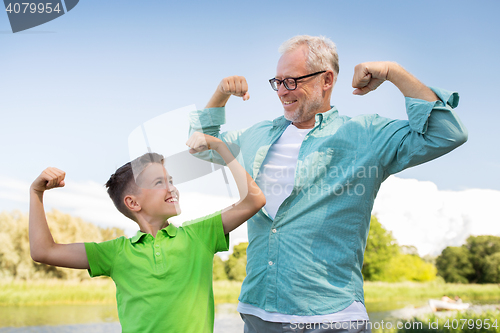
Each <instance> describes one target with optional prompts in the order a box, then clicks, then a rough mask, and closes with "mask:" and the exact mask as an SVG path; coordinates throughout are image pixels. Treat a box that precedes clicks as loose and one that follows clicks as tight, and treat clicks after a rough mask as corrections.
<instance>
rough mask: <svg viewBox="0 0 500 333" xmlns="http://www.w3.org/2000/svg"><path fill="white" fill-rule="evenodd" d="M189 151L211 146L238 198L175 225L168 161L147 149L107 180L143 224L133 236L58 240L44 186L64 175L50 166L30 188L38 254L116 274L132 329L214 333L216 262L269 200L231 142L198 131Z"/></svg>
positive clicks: (119, 203) (122, 207) (125, 324)
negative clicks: (234, 232)
mask: <svg viewBox="0 0 500 333" xmlns="http://www.w3.org/2000/svg"><path fill="white" fill-rule="evenodd" d="M186 144H187V145H188V146H189V147H190V148H191V149H190V153H196V152H201V151H204V150H207V149H212V150H215V151H216V152H217V153H219V154H220V155H221V157H222V158H223V159H224V161H225V162H226V164H227V166H228V167H229V169H230V170H231V173H232V174H233V177H234V179H235V181H236V184H237V186H238V191H239V193H240V201H239V202H237V203H236V204H234V205H232V206H230V207H227V208H226V209H223V210H222V211H221V212H218V213H215V214H212V215H210V216H207V217H205V218H201V219H197V220H194V221H190V222H188V223H184V224H183V226H182V227H179V228H177V227H175V226H174V225H172V224H169V222H168V219H169V218H170V217H172V216H175V215H178V214H179V213H180V210H179V205H178V198H179V193H178V191H177V189H176V188H175V186H173V185H172V178H171V177H170V176H169V175H168V173H167V171H166V170H165V168H164V166H163V157H162V156H161V155H158V154H154V153H148V154H145V155H143V156H141V157H139V158H137V159H135V160H134V161H132V162H129V163H127V164H125V165H124V166H122V167H121V168H119V169H118V170H117V171H116V172H115V174H113V175H112V176H111V178H110V179H109V181H108V182H107V183H106V186H107V187H108V193H109V195H110V197H111V198H112V200H113V202H114V204H115V206H116V207H117V209H118V210H119V211H120V212H122V213H123V214H124V215H125V216H127V217H129V218H131V219H132V220H134V221H135V222H136V223H137V224H138V225H139V228H140V231H139V232H138V233H137V235H136V236H135V237H132V238H130V239H126V238H125V237H120V238H117V239H115V240H112V241H107V242H102V243H99V244H96V243H84V244H83V243H75V244H57V243H55V242H54V240H53V238H52V235H51V233H50V230H49V228H48V226H47V221H46V218H45V212H44V207H43V192H44V191H45V190H48V189H51V188H55V187H63V186H64V177H65V173H64V172H63V171H61V170H58V169H56V168H48V169H46V170H45V171H43V172H42V174H41V175H40V176H39V177H38V178H37V179H36V180H35V181H34V182H33V184H32V185H31V189H30V214H29V224H30V227H29V229H30V230H29V234H30V235H29V236H30V248H31V257H32V258H33V260H35V261H37V262H41V263H45V264H49V265H54V266H61V267H69V268H79V269H87V270H89V274H90V275H91V276H92V277H93V276H99V275H105V276H110V277H111V278H112V279H113V281H114V282H115V284H116V289H117V292H116V298H117V304H118V314H119V318H120V323H121V325H122V330H123V332H124V333H126V332H137V333H139V332H140V333H144V332H183V333H184V332H186V333H196V332H213V326H214V300H213V291H212V262H213V256H214V253H215V252H218V251H224V250H227V249H228V243H229V237H228V233H229V232H230V231H231V230H233V229H235V228H236V227H238V226H239V225H241V224H242V223H243V222H245V221H246V220H247V219H249V218H250V217H251V216H252V215H254V214H255V213H256V212H257V211H258V210H259V209H260V208H262V207H263V206H264V205H265V198H264V195H263V194H262V192H261V191H260V189H259V188H258V186H257V185H256V184H255V183H254V181H253V179H252V178H251V177H250V175H249V174H248V173H247V172H246V171H245V170H244V169H243V168H242V167H241V165H240V164H239V163H238V162H237V161H236V159H234V157H233V155H232V154H231V152H230V151H229V149H228V148H227V147H226V145H225V144H224V143H223V142H222V141H221V140H219V139H217V138H214V137H211V136H209V135H205V134H201V133H194V134H193V136H191V137H190V138H189V140H188V141H187V143H186Z"/></svg>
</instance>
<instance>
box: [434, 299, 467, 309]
mask: <svg viewBox="0 0 500 333" xmlns="http://www.w3.org/2000/svg"><path fill="white" fill-rule="evenodd" d="M429 306H430V307H431V309H432V311H447V310H466V309H468V308H469V306H470V303H455V302H453V303H452V302H446V301H441V300H439V299H430V300H429Z"/></svg>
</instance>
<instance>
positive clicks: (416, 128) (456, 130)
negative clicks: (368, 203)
mask: <svg viewBox="0 0 500 333" xmlns="http://www.w3.org/2000/svg"><path fill="white" fill-rule="evenodd" d="M431 89H432V91H434V93H435V94H436V95H437V96H438V98H439V100H437V101H434V102H429V101H424V100H420V99H415V98H408V97H407V98H406V112H407V114H408V120H391V119H387V118H383V117H379V116H376V117H374V118H373V120H372V124H371V145H372V149H373V151H374V152H375V154H376V155H377V157H378V159H379V162H380V164H381V166H382V168H383V170H384V172H385V173H386V175H390V174H394V173H397V172H399V171H402V170H404V169H406V168H409V167H412V166H415V165H418V164H422V163H424V162H427V161H430V160H433V159H435V158H437V157H439V156H442V155H444V154H446V153H448V152H450V151H452V150H453V149H455V148H457V147H458V146H460V145H462V144H463V143H465V142H466V141H467V136H468V134H467V130H466V128H465V126H464V125H463V124H462V122H461V121H460V119H459V118H458V116H457V114H456V113H455V111H454V110H453V109H454V108H455V107H456V106H457V105H458V101H459V96H458V93H456V92H449V91H446V90H442V89H437V88H431Z"/></svg>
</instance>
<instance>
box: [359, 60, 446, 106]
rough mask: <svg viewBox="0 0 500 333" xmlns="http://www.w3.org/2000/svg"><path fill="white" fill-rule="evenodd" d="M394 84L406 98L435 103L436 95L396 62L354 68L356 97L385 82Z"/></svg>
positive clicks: (367, 63)
mask: <svg viewBox="0 0 500 333" xmlns="http://www.w3.org/2000/svg"><path fill="white" fill-rule="evenodd" d="M386 80H387V81H390V82H392V83H393V84H394V85H395V86H396V87H397V88H398V89H399V90H400V91H401V93H403V95H404V96H405V97H410V98H418V99H422V100H424V101H429V102H434V101H437V100H438V97H437V96H436V94H435V93H434V92H433V91H432V90H431V89H429V88H428V87H427V86H426V85H424V84H423V83H422V82H420V81H419V80H418V79H417V78H416V77H414V76H413V75H412V74H410V73H408V72H407V71H406V70H405V69H404V68H403V67H401V66H400V65H398V64H397V63H395V62H390V61H376V62H365V63H362V64H359V65H357V66H356V67H355V68H354V76H353V78H352V87H353V88H356V89H355V90H354V91H353V94H354V95H365V94H367V93H369V92H370V91H373V90H375V89H377V88H378V86H380V85H381V84H382V83H383V82H384V81H386Z"/></svg>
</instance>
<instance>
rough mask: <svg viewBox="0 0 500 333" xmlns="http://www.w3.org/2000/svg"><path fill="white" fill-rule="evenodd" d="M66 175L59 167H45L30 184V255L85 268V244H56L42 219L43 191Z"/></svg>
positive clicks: (43, 210)
mask: <svg viewBox="0 0 500 333" xmlns="http://www.w3.org/2000/svg"><path fill="white" fill-rule="evenodd" d="M65 175H66V174H65V173H64V171H61V170H59V169H56V168H47V169H45V170H44V171H43V172H42V173H41V174H40V176H38V178H37V179H35V181H34V182H33V184H31V187H30V214H29V238H30V251H31V258H33V260H34V261H37V262H40V263H44V264H48V265H52V266H60V267H69V268H81V269H88V268H89V262H88V260H87V253H86V251H85V245H84V244H83V243H75V244H57V243H55V242H54V239H53V238H52V234H51V233H50V230H49V227H48V225H47V219H46V218H45V209H44V208H43V193H44V192H45V191H46V190H50V189H52V188H56V187H63V186H64V177H65Z"/></svg>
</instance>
